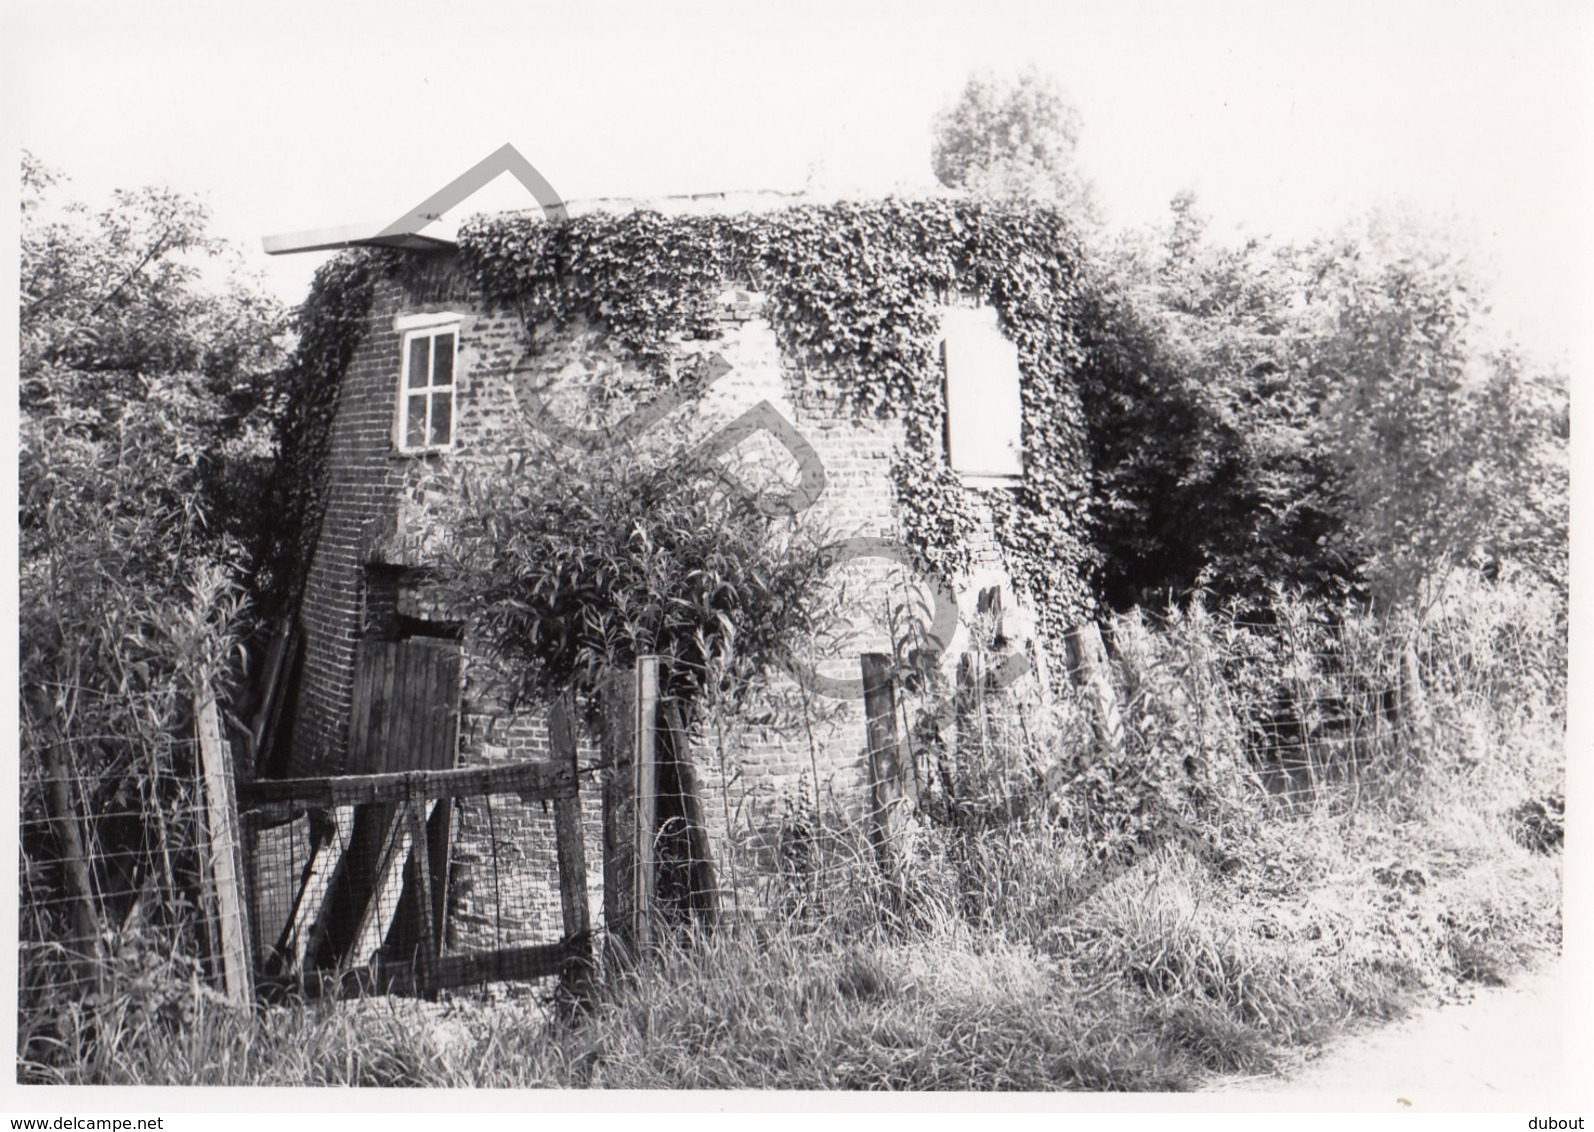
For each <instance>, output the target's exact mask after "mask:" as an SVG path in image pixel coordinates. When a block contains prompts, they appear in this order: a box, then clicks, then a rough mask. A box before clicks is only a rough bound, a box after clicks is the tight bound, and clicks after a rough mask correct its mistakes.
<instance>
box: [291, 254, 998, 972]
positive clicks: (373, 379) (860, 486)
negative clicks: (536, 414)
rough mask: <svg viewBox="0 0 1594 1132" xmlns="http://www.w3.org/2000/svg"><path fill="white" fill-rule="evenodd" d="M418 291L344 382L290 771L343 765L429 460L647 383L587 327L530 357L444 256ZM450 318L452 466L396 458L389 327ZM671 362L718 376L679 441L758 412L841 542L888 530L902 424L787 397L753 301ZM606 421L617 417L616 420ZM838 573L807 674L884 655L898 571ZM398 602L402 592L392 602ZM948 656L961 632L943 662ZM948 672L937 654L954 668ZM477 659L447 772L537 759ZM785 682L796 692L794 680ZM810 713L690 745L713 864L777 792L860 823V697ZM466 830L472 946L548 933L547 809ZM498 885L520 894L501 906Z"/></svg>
mask: <svg viewBox="0 0 1594 1132" xmlns="http://www.w3.org/2000/svg"><path fill="white" fill-rule="evenodd" d="M439 280H441V283H440V282H439ZM427 286H428V288H429V294H430V295H437V294H451V295H453V296H454V297H453V299H452V300H451V301H446V302H430V303H426V302H419V301H417V297H416V295H414V294H407V293H405V292H404V291H403V289H402V288H401V286H400V285H399V284H398V283H397V282H395V281H391V280H384V281H382V282H381V283H380V284H379V286H378V289H377V293H376V296H375V300H374V302H373V304H372V309H371V313H370V316H369V323H368V326H367V328H366V333H365V336H364V338H363V340H362V342H361V345H360V348H359V350H358V351H357V353H356V355H355V357H354V360H353V362H352V364H351V365H350V367H349V370H348V373H347V375H346V377H345V379H344V386H343V389H342V393H341V397H340V401H339V406H338V415H337V420H336V423H335V425H334V429H333V437H332V444H331V455H330V464H329V476H330V480H329V488H328V502H327V508H326V517H325V520H324V523H323V527H322V531H321V536H320V539H319V542H318V544H317V547H316V551H315V555H314V559H313V561H312V563H311V567H310V572H309V578H308V584H307V589H306V596H305V604H304V607H303V610H302V613H301V628H302V629H303V631H304V635H305V647H306V650H307V651H306V662H305V667H304V676H303V685H302V690H301V695H300V711H299V716H298V719H297V720H296V721H295V727H294V733H293V734H294V749H293V756H292V760H291V764H290V765H291V767H292V770H293V772H295V773H301V774H309V773H336V772H337V771H338V770H340V769H342V768H343V767H344V765H345V759H346V750H347V749H346V743H347V731H348V716H349V708H350V689H351V684H352V678H353V670H354V659H355V650H356V646H357V643H358V640H359V636H360V633H361V631H362V625H363V624H364V620H363V619H364V618H367V617H372V618H374V619H376V620H381V619H383V618H387V619H388V620H389V621H390V620H391V617H392V612H393V611H392V610H391V609H390V608H389V606H391V605H392V604H393V603H394V601H395V598H394V597H393V595H392V594H391V593H390V592H389V589H388V588H380V590H378V589H377V588H373V592H372V593H371V594H370V595H369V597H367V595H365V594H364V593H363V592H362V589H363V585H364V578H365V577H366V576H367V568H368V567H369V566H371V565H372V564H386V565H388V566H392V567H400V566H414V565H418V564H420V563H421V562H422V561H423V560H424V551H423V549H422V548H421V547H420V545H419V539H418V532H419V531H420V530H421V529H422V528H421V520H422V518H423V515H424V513H425V511H426V510H427V508H428V506H429V503H428V499H427V497H426V494H425V492H424V491H423V490H421V489H420V486H421V479H422V475H423V473H424V472H425V470H426V469H427V467H428V465H429V464H430V463H431V462H432V461H436V460H440V459H447V460H453V461H459V460H475V459H486V458H501V457H502V456H503V455H505V454H506V453H507V452H508V451H509V450H510V449H511V448H512V447H513V444H514V439H513V438H514V435H515V432H516V429H515V427H514V426H513V423H512V422H513V420H514V416H515V414H516V413H518V412H520V411H521V409H522V408H523V407H524V405H525V404H526V403H527V396H528V394H530V393H532V392H535V393H537V394H538V395H539V396H541V397H543V398H545V399H546V400H547V401H548V404H549V407H550V409H551V410H552V411H554V412H556V413H558V414H559V415H561V417H562V418H563V419H567V420H573V419H575V418H576V416H577V415H578V414H579V413H580V412H581V411H582V410H583V408H584V407H585V403H584V401H583V397H582V393H583V391H584V390H587V389H590V388H591V387H592V386H593V385H594V384H595V383H599V382H607V383H608V384H609V385H610V387H612V386H613V384H614V383H615V381H616V380H617V379H618V380H620V381H622V382H624V381H631V382H632V383H634V384H635V385H636V387H637V388H638V389H639V390H642V389H645V388H646V386H647V384H648V383H647V381H646V379H644V378H643V377H642V375H640V374H639V373H637V372H636V371H634V370H633V369H629V368H628V367H627V365H626V362H625V361H624V359H623V356H622V353H621V352H620V351H618V350H616V349H613V348H611V346H610V344H609V343H608V340H607V337H606V335H605V334H603V333H602V332H601V331H600V330H597V329H595V328H593V327H589V326H583V325H577V326H573V327H568V328H564V329H561V330H556V329H555V328H553V327H543V328H539V332H538V338H539V347H540V349H539V351H538V352H537V354H536V355H535V356H534V357H531V358H528V357H527V350H526V346H527V340H526V331H525V329H524V327H523V325H522V324H521V322H520V320H519V317H518V316H517V315H515V314H513V313H495V312H491V311H488V310H485V309H483V308H482V306H481V305H480V304H478V303H475V302H472V301H470V300H468V299H462V298H460V297H459V296H460V293H461V288H460V287H459V285H458V280H457V278H455V279H454V280H452V281H450V280H449V279H448V265H447V262H446V261H443V262H442V263H440V264H439V265H437V267H435V268H434V269H433V270H432V271H431V272H430V282H429V283H428V284H427ZM422 297H427V296H422ZM443 310H446V311H451V312H456V313H458V314H460V315H461V316H462V321H461V325H460V339H459V350H458V360H457V366H456V377H455V381H456V395H455V400H456V408H455V425H454V429H455V431H454V450H453V452H451V453H450V454H448V455H447V456H435V455H433V456H403V455H399V454H398V453H397V452H396V451H395V448H394V444H393V420H394V414H395V411H396V407H397V392H398V382H399V374H400V363H401V359H400V348H401V338H402V335H401V334H400V333H399V332H398V331H396V330H395V329H394V318H395V315H399V314H409V313H422V312H429V311H443ZM679 354H680V356H681V358H682V360H687V359H689V357H690V356H691V355H693V354H711V355H712V354H718V355H720V357H721V358H723V360H724V362H725V363H727V364H729V366H730V367H731V369H730V370H729V372H728V373H727V374H726V375H725V376H724V377H723V378H721V379H720V380H719V381H717V382H715V383H714V384H713V386H712V387H711V388H710V389H709V390H708V391H707V393H706V394H705V395H704V396H703V398H702V399H701V401H700V402H699V403H698V404H697V405H695V406H692V407H689V408H685V409H683V410H682V411H681V413H680V418H681V420H682V421H684V423H683V424H681V431H680V433H679V438H678V439H676V440H672V443H676V442H684V443H688V444H691V443H696V442H697V441H698V440H701V439H702V438H704V437H707V436H709V435H711V434H712V433H713V432H714V431H716V430H717V429H718V428H720V427H722V426H723V425H724V424H725V423H728V422H729V421H731V420H734V419H735V418H736V417H738V416H739V415H740V414H742V413H743V412H745V411H746V410H748V409H750V408H752V407H753V406H755V405H758V404H759V403H760V402H763V401H768V402H769V403H770V404H772V405H773V406H774V407H775V408H776V409H778V410H779V411H780V412H781V413H782V414H783V415H784V416H785V417H786V419H787V420H789V421H790V422H791V423H792V424H793V425H794V426H795V427H796V430H797V432H798V433H799V434H800V435H801V436H802V437H803V438H804V439H806V441H807V442H808V443H809V444H811V445H812V446H813V448H814V450H815V452H816V453H817V455H818V457H819V460H820V462H821V463H822V465H823V467H824V470H825V476H826V485H825V489H824V492H823V494H822V496H821V497H820V498H819V500H818V502H817V503H816V504H815V505H814V508H813V517H814V518H815V519H816V520H817V521H818V523H820V524H821V525H822V526H823V527H824V528H826V529H828V530H829V531H831V532H834V533H836V534H840V535H845V536H855V535H872V536H886V537H891V536H893V535H894V534H895V532H896V530H897V527H896V518H895V514H894V510H893V508H894V488H893V485H892V481H891V465H892V459H893V455H894V453H895V452H896V451H897V450H898V449H899V448H900V446H901V444H902V443H903V431H902V426H901V424H900V423H899V422H895V421H877V420H858V419H851V418H850V417H848V416H847V415H845V414H843V413H840V412H838V411H837V409H836V407H835V406H834V405H831V404H827V403H826V402H825V399H824V398H823V397H819V396H817V395H814V394H811V393H810V394H807V395H804V396H801V397H799V396H797V395H796V394H795V391H796V390H797V389H798V388H799V387H800V383H799V381H798V380H797V375H796V374H795V373H794V372H793V369H792V367H793V364H794V363H793V362H791V361H790V360H789V359H786V358H783V357H782V356H781V353H780V351H779V349H778V346H777V343H776V338H775V333H774V330H773V328H772V327H771V326H770V325H769V323H768V322H767V321H766V320H765V319H764V318H763V317H762V315H761V313H760V304H759V302H758V297H757V296H753V295H748V294H746V293H733V295H732V296H731V301H729V302H727V303H726V305H725V306H724V310H723V317H722V336H721V337H720V338H719V339H717V340H712V341H701V342H699V341H692V342H684V343H681V344H680V345H679ZM511 375H514V376H511ZM617 411H618V412H620V414H621V415H623V410H617ZM664 431H669V430H668V429H665V430H664ZM680 438H684V439H680ZM726 459H727V462H728V464H729V465H730V466H732V467H735V468H736V469H737V471H738V474H739V475H740V477H741V478H742V479H743V481H744V482H748V483H754V482H757V481H758V480H760V479H764V480H767V479H768V478H769V477H771V476H773V477H774V478H775V479H778V480H781V481H783V482H788V483H789V482H792V481H793V480H794V477H795V471H796V467H795V464H796V462H795V460H793V459H792V457H791V456H790V455H789V453H787V452H786V451H785V450H784V449H783V448H781V447H780V446H779V445H778V444H774V443H773V442H772V441H771V440H770V438H769V437H768V436H755V437H752V438H749V439H748V440H747V441H744V442H743V443H742V444H741V445H739V446H738V448H737V449H736V450H735V451H733V452H732V453H730V454H729V455H728V456H727V457H726ZM975 559H976V567H975V570H974V572H973V575H972V576H971V577H970V578H967V579H961V580H959V582H960V585H959V589H960V593H959V604H960V607H961V608H962V610H963V613H964V614H965V616H966V615H968V614H970V613H972V608H973V601H974V598H975V594H976V593H977V591H978V589H980V588H982V587H985V586H989V585H993V584H994V585H1003V586H1005V585H1006V577H1005V571H1004V570H1003V568H1002V563H1001V556H1000V552H999V550H998V548H997V546H996V543H995V540H994V537H991V535H990V533H989V531H988V530H987V533H986V537H985V538H984V539H982V540H981V545H980V546H978V547H976V555H975ZM833 582H834V583H835V590H834V593H833V595H832V601H833V605H834V612H835V614H836V617H837V621H838V624H844V625H845V626H846V628H847V630H848V633H847V636H846V640H845V642H844V644H842V645H840V646H838V647H837V648H836V649H835V650H834V652H833V655H831V656H830V657H829V659H828V660H824V661H822V662H820V663H819V669H820V671H822V672H825V673H826V674H829V675H835V676H841V677H856V675H857V672H858V661H857V657H858V654H859V653H860V652H864V651H890V629H889V626H888V623H887V622H888V613H887V606H888V603H889V601H890V600H892V599H893V598H895V600H897V601H898V602H899V603H900V598H901V594H900V587H901V585H902V584H904V582H905V577H904V575H903V572H902V571H901V570H900V569H899V568H897V567H895V566H893V565H891V564H889V563H887V562H884V561H881V560H875V559H869V560H861V561H858V562H854V563H852V564H851V565H848V566H846V567H845V568H842V569H838V570H837V571H836V572H835V577H833ZM398 600H399V601H401V602H402V600H403V599H402V591H401V594H400V597H399V599H398ZM412 612H414V611H413V610H412ZM422 613H423V615H424V611H422ZM961 635H962V631H961V630H960V636H961ZM958 647H959V641H956V640H955V641H954V653H955V650H956V649H957V648H958ZM952 662H953V657H949V658H948V660H947V662H946V663H947V664H948V669H949V671H950V666H951V664H952ZM485 663H486V662H485V661H484V659H483V658H481V657H477V656H472V655H471V653H470V650H469V646H468V644H467V653H466V665H465V679H464V699H463V704H462V720H461V729H460V763H461V764H462V765H470V764H480V763H484V762H493V761H508V760H520V759H525V758H532V757H540V756H543V755H545V754H546V753H547V736H546V732H545V730H544V727H543V720H542V715H541V713H540V712H537V711H529V712H526V711H522V712H518V713H510V712H508V711H507V710H506V709H505V708H504V707H503V705H502V704H501V703H499V702H497V701H496V700H495V699H494V698H493V696H492V694H491V693H490V691H489V685H490V682H489V681H487V680H486V679H484V674H485V671H486V669H485ZM787 683H788V684H789V685H790V687H789V688H788V691H790V692H791V693H792V694H793V696H795V683H794V682H789V681H788V682H787ZM810 707H811V709H812V710H810V711H809V712H808V713H807V718H806V720H804V721H802V722H800V723H797V724H796V725H795V726H794V725H793V722H792V720H791V719H789V718H788V719H786V720H785V721H784V722H776V723H766V724H762V725H761V724H760V723H759V722H758V721H756V720H753V721H747V722H745V723H744V724H743V725H742V726H739V727H738V728H737V729H736V731H735V733H734V734H733V735H732V736H730V739H729V741H728V742H727V744H726V746H725V749H724V750H723V751H722V750H721V749H720V746H719V744H718V743H717V742H714V743H711V744H710V745H709V746H707V747H705V748H704V749H702V750H700V751H698V752H697V753H696V760H697V763H698V767H699V771H700V774H701V776H702V780H703V786H704V789H705V792H706V794H707V795H708V798H707V799H706V801H707V803H708V806H707V808H708V811H709V814H710V824H711V826H712V827H713V830H712V832H713V835H714V837H715V840H716V841H717V842H719V844H720V847H721V860H722V862H723V860H724V856H723V854H724V851H725V846H726V839H727V838H729V837H732V836H733V834H734V837H735V839H736V841H737V843H738V844H741V845H743V846H744V847H745V846H747V845H749V844H753V843H756V842H757V841H758V839H759V838H760V837H762V836H763V835H764V833H766V832H767V831H768V830H769V829H771V828H773V826H774V824H776V823H777V822H778V819H779V816H780V813H781V811H782V807H783V806H784V805H785V804H786V803H787V802H788V801H790V800H792V799H793V798H795V797H796V796H797V795H799V794H801V795H802V796H804V797H805V798H808V799H812V798H813V796H814V793H815V789H816V785H817V790H818V793H819V795H820V796H821V797H822V798H823V799H824V800H825V804H826V805H827V806H835V807H836V808H839V809H842V810H844V811H850V812H851V813H853V814H854V815H856V814H858V813H860V812H861V810H862V808H863V805H864V803H865V799H866V796H867V771H866V764H865V761H864V750H865V738H864V719H863V705H862V702H861V700H843V701H829V702H826V703H823V704H811V705H810ZM594 759H595V752H593V751H590V750H587V751H585V752H584V755H583V761H584V762H587V763H588V764H590V763H591V762H592V761H593V760H594ZM816 778H817V783H816ZM585 781H586V782H589V783H590V782H591V781H592V779H591V778H590V776H589V777H587V778H586V780H585ZM585 796H586V800H587V804H588V807H589V808H593V813H592V814H590V815H589V821H588V823H587V827H588V829H587V832H588V837H587V847H586V848H587V860H588V864H589V869H590V871H591V875H590V878H589V880H590V882H591V885H592V889H593V907H594V909H596V908H598V907H599V905H600V898H601V872H600V869H601V847H600V844H599V840H598V830H599V822H598V818H597V813H596V810H595V806H596V801H597V796H598V792H597V790H596V789H590V790H587V792H586V795H585ZM727 811H729V816H728V817H727V816H726V815H727ZM459 824H460V828H461V829H462V830H463V831H464V835H463V837H462V839H461V842H460V845H461V851H460V853H459V856H458V858H457V860H456V865H457V872H458V877H459V880H460V884H459V886H458V893H457V899H458V901H459V904H458V906H457V907H456V910H455V911H456V923H457V924H458V925H459V926H460V929H461V930H462V931H467V932H469V933H470V934H471V935H473V936H476V935H479V934H480V933H489V934H487V935H485V936H482V937H481V938H483V939H484V940H486V941H488V942H487V943H486V944H485V945H487V946H492V945H493V944H491V942H490V941H491V940H492V939H496V938H500V937H501V938H502V939H503V941H504V942H505V943H506V944H508V943H520V942H529V941H532V940H545V939H548V938H551V937H553V936H556V935H557V934H558V895H557V887H556V883H555V877H556V872H555V864H554V856H553V834H552V821H551V817H549V816H548V815H546V814H544V813H543V812H542V810H541V807H537V806H526V805H524V804H522V803H519V802H518V801H517V800H514V799H494V800H493V805H492V807H491V808H490V810H489V807H488V806H487V804H486V802H485V800H475V801H473V802H472V804H470V805H468V806H465V807H462V810H461V813H460V817H459ZM733 826H734V827H735V829H734V830H733V829H732V828H731V827H733ZM492 886H496V891H497V894H498V896H497V897H495V898H494V899H492V900H488V899H487V897H486V895H485V894H486V893H488V892H489V891H490V890H491V888H492ZM505 893H513V894H515V895H512V896H511V897H510V898H509V899H508V900H507V902H506V901H505V900H504V899H502V896H503V894H505ZM522 893H523V894H524V895H521V894H522ZM506 907H507V908H509V909H511V910H512V913H513V914H512V915H511V914H510V912H506V911H505V910H504V909H505V908H506ZM489 920H491V922H490V923H489ZM510 920H513V923H510V922H509V921H510Z"/></svg>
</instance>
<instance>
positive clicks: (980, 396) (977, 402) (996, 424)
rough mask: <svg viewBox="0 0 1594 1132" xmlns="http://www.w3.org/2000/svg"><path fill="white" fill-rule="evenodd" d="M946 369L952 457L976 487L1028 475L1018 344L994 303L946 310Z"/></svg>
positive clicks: (948, 445) (943, 326)
mask: <svg viewBox="0 0 1594 1132" xmlns="http://www.w3.org/2000/svg"><path fill="white" fill-rule="evenodd" d="M941 329H942V333H943V338H942V343H941V350H942V354H941V357H942V362H943V364H944V365H945V367H946V455H947V462H948V463H949V464H950V465H951V466H952V470H953V471H955V472H957V473H959V474H960V475H962V476H963V478H964V481H965V482H967V483H969V484H971V485H974V486H1002V485H1005V484H1011V483H1014V482H1015V481H1017V480H1020V479H1022V478H1023V476H1024V448H1023V436H1024V401H1023V397H1022V395H1021V392H1020V377H1019V369H1018V347H1017V346H1015V345H1014V344H1013V343H1012V342H1010V341H1008V339H1007V336H1006V335H1004V334H1003V333H1002V329H1001V327H1000V325H998V323H997V319H996V311H995V310H993V309H992V308H990V307H978V308H969V307H951V308H948V309H947V310H946V311H945V312H943V314H942V319H941Z"/></svg>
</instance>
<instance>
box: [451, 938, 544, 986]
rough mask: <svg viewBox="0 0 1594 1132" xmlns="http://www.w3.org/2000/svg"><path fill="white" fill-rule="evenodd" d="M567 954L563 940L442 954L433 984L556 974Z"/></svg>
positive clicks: (538, 977)
mask: <svg viewBox="0 0 1594 1132" xmlns="http://www.w3.org/2000/svg"><path fill="white" fill-rule="evenodd" d="M570 957H571V950H570V948H569V947H567V946H566V945H565V944H564V943H543V944H536V945H533V946H529V947H509V948H504V949H502V950H499V951H478V952H471V953H468V954H465V955H445V956H443V957H442V958H441V959H439V960H438V961H437V968H436V970H435V971H434V972H433V985H435V986H436V987H437V988H438V989H440V990H441V989H446V988H448V987H460V986H470V985H472V984H474V983H497V982H505V981H508V980H511V979H541V978H546V977H548V976H549V975H557V974H559V972H560V971H561V970H562V969H563V968H564V965H565V963H566V961H567V960H569V959H570Z"/></svg>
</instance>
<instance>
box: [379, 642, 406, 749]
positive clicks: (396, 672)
mask: <svg viewBox="0 0 1594 1132" xmlns="http://www.w3.org/2000/svg"><path fill="white" fill-rule="evenodd" d="M385 645H386V649H385V651H386V653H387V661H386V668H385V670H384V672H383V674H382V691H383V710H382V733H381V735H380V736H379V737H378V738H377V741H376V751H375V754H376V760H377V761H376V763H375V764H374V765H373V767H372V769H373V770H375V771H376V772H377V773H379V774H392V773H393V772H394V771H398V770H411V769H414V767H415V764H414V763H412V762H409V761H408V760H407V759H406V757H405V756H406V755H407V754H408V753H409V752H408V751H406V750H404V747H403V744H404V735H403V732H404V719H405V715H406V714H407V712H408V709H409V706H410V705H409V703H408V701H407V700H406V699H405V697H406V695H407V694H408V692H409V689H408V687H407V684H408V677H409V667H410V666H409V665H407V664H406V663H405V660H406V659H407V656H408V650H407V649H406V648H405V647H404V644H403V643H401V642H399V641H389V642H385Z"/></svg>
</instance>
